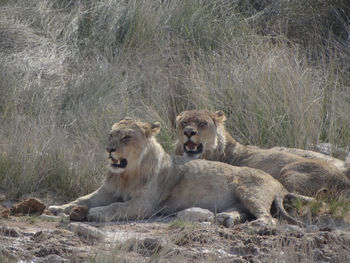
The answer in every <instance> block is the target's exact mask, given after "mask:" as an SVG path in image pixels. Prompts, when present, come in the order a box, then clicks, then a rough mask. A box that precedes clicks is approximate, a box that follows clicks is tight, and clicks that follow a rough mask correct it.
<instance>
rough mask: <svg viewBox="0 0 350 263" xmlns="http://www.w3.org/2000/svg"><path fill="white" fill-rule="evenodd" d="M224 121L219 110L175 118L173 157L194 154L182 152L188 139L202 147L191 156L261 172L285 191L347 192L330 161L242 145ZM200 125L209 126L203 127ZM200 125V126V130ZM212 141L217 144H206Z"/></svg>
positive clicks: (348, 186) (344, 180)
mask: <svg viewBox="0 0 350 263" xmlns="http://www.w3.org/2000/svg"><path fill="white" fill-rule="evenodd" d="M224 120H225V118H224V117H223V113H222V112H221V111H219V112H216V113H211V112H208V111H204V110H191V111H185V112H183V113H181V114H180V115H179V116H178V118H177V134H178V141H177V143H176V145H175V154H178V155H182V154H185V155H189V156H191V155H193V154H191V151H188V149H186V151H185V149H184V145H188V141H189V140H190V141H191V143H192V142H193V143H195V144H196V145H200V144H202V145H203V151H202V153H201V154H197V155H196V156H194V157H199V158H203V159H207V160H215V161H220V162H225V163H228V164H231V165H236V166H248V167H252V168H257V169H260V170H263V171H265V172H267V173H269V174H270V175H272V176H273V177H274V178H276V179H277V180H278V181H280V182H281V183H282V184H283V185H284V186H285V187H286V188H287V190H288V191H295V192H298V193H301V194H305V195H309V196H311V195H314V194H316V193H317V191H319V190H320V189H323V188H327V189H330V190H339V189H342V190H344V189H345V190H349V189H350V180H349V179H348V178H347V177H346V176H345V175H344V172H343V171H341V170H339V169H337V168H336V167H335V166H334V165H332V163H331V162H328V163H327V162H325V161H323V160H319V159H316V158H315V159H307V158H304V157H302V156H299V155H296V154H293V151H290V152H288V151H283V149H282V150H281V149H279V150H278V149H275V148H272V149H260V148H259V147H256V146H244V145H242V144H240V143H238V142H237V141H236V140H235V139H234V138H233V137H232V136H231V135H230V134H229V133H228V132H227V131H226V130H225V127H224ZM203 122H206V123H208V124H207V125H203ZM199 123H202V125H201V127H200V126H199V125H198V124H199ZM191 130H193V131H194V133H195V134H194V133H193V136H191V138H189V136H188V135H186V134H185V132H184V131H186V132H187V134H190V132H191ZM213 141H216V143H215V144H213V143H207V142H213ZM192 147H193V146H192ZM344 167H345V165H344Z"/></svg>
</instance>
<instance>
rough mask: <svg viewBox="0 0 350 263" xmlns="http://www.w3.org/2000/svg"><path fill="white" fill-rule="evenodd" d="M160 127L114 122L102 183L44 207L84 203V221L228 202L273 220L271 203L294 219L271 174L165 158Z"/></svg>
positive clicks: (220, 205)
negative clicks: (70, 199)
mask: <svg viewBox="0 0 350 263" xmlns="http://www.w3.org/2000/svg"><path fill="white" fill-rule="evenodd" d="M159 129H160V125H159V123H152V124H149V123H144V122H141V121H137V120H133V119H130V118H127V119H123V120H121V121H119V122H118V123H116V124H114V125H113V127H112V130H111V132H110V134H109V141H108V146H107V151H108V153H109V170H108V174H107V176H106V178H105V180H104V182H103V184H102V186H101V187H100V188H98V189H97V190H96V191H95V192H93V193H91V194H89V195H86V196H83V197H80V198H78V199H77V200H75V201H73V202H71V203H68V204H65V205H61V206H50V207H49V210H50V211H52V212H53V213H55V214H57V213H59V212H65V213H69V212H70V211H71V210H72V208H74V207H75V206H77V205H85V206H86V207H87V208H88V214H87V218H88V220H90V221H111V220H124V219H130V220H132V219H142V218H147V217H151V216H152V215H155V214H157V213H161V214H165V215H168V214H172V213H175V212H177V211H180V210H183V209H186V208H189V207H193V206H197V207H201V208H206V209H210V210H211V211H217V212H221V211H224V210H226V209H228V208H232V207H233V208H237V209H241V210H244V211H245V212H249V213H251V214H252V215H253V216H255V217H256V218H257V219H258V220H260V221H262V222H265V223H267V224H274V223H275V219H274V218H272V216H271V215H270V208H271V205H272V204H273V203H274V204H275V205H276V207H277V209H278V210H279V212H280V213H281V215H282V216H283V217H284V218H286V219H287V220H289V221H291V222H293V223H297V221H296V220H295V219H294V218H292V217H290V216H289V215H288V214H287V212H286V211H285V210H284V208H283V203H282V201H283V198H284V197H288V196H293V194H289V193H288V191H287V190H286V189H285V188H284V187H283V186H282V185H281V184H280V183H279V182H278V181H277V180H275V179H274V178H272V177H271V176H270V175H268V174H266V173H265V172H263V171H260V170H256V169H252V168H247V167H234V166H231V165H228V164H224V163H220V162H211V161H206V160H191V159H190V158H187V157H183V156H175V157H170V156H169V155H168V154H167V153H166V152H165V151H164V150H163V148H162V147H161V145H160V144H159V143H158V142H157V140H156V138H155V137H154V135H155V134H157V133H158V131H159Z"/></svg>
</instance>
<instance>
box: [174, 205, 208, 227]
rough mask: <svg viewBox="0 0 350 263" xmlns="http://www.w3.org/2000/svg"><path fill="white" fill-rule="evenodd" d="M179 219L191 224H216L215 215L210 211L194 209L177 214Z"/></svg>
mask: <svg viewBox="0 0 350 263" xmlns="http://www.w3.org/2000/svg"><path fill="white" fill-rule="evenodd" d="M176 216H177V218H179V219H181V220H184V221H190V222H211V223H213V222H214V214H213V213H212V212H210V211H209V210H208V209H203V208H199V207H192V208H188V209H185V210H182V211H180V212H178V213H177V215H176Z"/></svg>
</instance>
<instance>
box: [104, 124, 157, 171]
mask: <svg viewBox="0 0 350 263" xmlns="http://www.w3.org/2000/svg"><path fill="white" fill-rule="evenodd" d="M159 130H160V124H159V123H158V122H155V123H152V124H151V123H144V122H141V121H137V120H133V119H131V118H125V119H123V120H121V121H119V122H117V123H115V124H114V125H113V126H112V130H111V131H110V133H109V139H108V143H107V148H106V150H107V152H108V154H109V157H108V158H109V170H110V172H111V173H113V174H120V173H123V172H134V171H135V170H137V169H138V168H139V167H140V164H141V161H142V159H143V157H144V156H145V154H146V151H147V149H149V147H150V144H151V142H152V143H154V141H155V140H154V139H153V136H154V135H156V134H157V133H158V132H159Z"/></svg>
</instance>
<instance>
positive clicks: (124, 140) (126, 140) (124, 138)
mask: <svg viewBox="0 0 350 263" xmlns="http://www.w3.org/2000/svg"><path fill="white" fill-rule="evenodd" d="M130 139H131V136H130V135H126V136H124V137H123V138H122V139H121V142H128V141H129V140H130Z"/></svg>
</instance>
